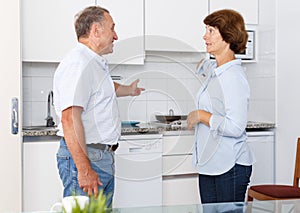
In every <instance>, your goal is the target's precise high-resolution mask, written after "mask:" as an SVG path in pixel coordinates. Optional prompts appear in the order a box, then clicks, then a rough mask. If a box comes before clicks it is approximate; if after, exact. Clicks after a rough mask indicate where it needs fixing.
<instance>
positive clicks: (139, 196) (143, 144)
mask: <svg viewBox="0 0 300 213" xmlns="http://www.w3.org/2000/svg"><path fill="white" fill-rule="evenodd" d="M161 205H162V135H161V134H148V135H147V134H146V135H124V136H121V138H120V141H119V147H118V149H117V150H116V152H115V193H114V198H113V207H114V208H127V207H142V206H144V207H146V206H161Z"/></svg>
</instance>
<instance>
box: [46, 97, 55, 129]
mask: <svg viewBox="0 0 300 213" xmlns="http://www.w3.org/2000/svg"><path fill="white" fill-rule="evenodd" d="M51 105H52V106H53V91H50V92H49V94H48V105H47V118H45V120H46V126H48V127H49V126H54V125H55V122H54V121H53V117H52V116H51V110H50V108H51Z"/></svg>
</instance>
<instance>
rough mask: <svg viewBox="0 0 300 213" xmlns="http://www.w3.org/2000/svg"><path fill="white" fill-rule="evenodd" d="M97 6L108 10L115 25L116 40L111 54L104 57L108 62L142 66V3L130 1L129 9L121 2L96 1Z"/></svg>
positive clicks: (143, 51)
mask: <svg viewBox="0 0 300 213" xmlns="http://www.w3.org/2000/svg"><path fill="white" fill-rule="evenodd" d="M97 4H98V5H99V6H101V7H104V8H107V9H108V10H109V12H110V15H111V16H112V18H113V20H114V22H115V24H116V25H115V30H116V33H117V35H118V40H117V41H115V43H114V44H115V45H114V51H113V53H112V54H108V55H106V56H105V57H106V58H107V59H108V62H109V63H110V64H144V57H145V50H144V49H145V48H144V1H141V0H131V1H130V6H129V7H128V6H126V5H124V4H127V3H125V2H124V1H122V0H119V1H111V0H97ZM124 7H126V9H124Z"/></svg>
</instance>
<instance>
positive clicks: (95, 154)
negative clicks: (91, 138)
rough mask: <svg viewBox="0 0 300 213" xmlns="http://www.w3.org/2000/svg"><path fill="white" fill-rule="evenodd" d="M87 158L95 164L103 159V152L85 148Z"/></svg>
mask: <svg viewBox="0 0 300 213" xmlns="http://www.w3.org/2000/svg"><path fill="white" fill-rule="evenodd" d="M87 152H88V157H89V159H90V161H91V162H97V161H100V160H102V157H103V151H102V150H100V149H94V148H90V147H87Z"/></svg>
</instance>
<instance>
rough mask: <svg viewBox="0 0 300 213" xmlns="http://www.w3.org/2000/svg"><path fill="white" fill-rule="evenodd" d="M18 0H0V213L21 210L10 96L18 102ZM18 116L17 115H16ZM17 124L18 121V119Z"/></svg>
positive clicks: (18, 155) (18, 153) (16, 139)
mask: <svg viewBox="0 0 300 213" xmlns="http://www.w3.org/2000/svg"><path fill="white" fill-rule="evenodd" d="M20 2H21V1H19V0H10V1H1V3H0V24H1V39H0V46H1V48H0V56H1V60H0V66H1V75H2V77H1V80H0V93H1V95H0V96H1V101H0V109H1V110H0V118H1V122H0V141H1V143H0V162H1V163H0V171H1V181H0V189H1V193H0V202H1V204H0V212H21V211H22V209H21V207H22V154H21V153H22V142H21V141H22V137H21V134H20V131H19V132H18V133H17V134H12V132H11V125H12V121H11V120H12V109H11V106H12V99H13V98H18V99H19V107H18V111H19V112H20V109H22V103H21V99H20V98H21V76H22V70H21V58H20V56H21V53H20V51H21V49H20V10H19V7H20V5H19V3H20ZM18 117H19V118H20V115H19V116H18ZM18 124H19V127H20V121H18Z"/></svg>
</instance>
